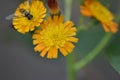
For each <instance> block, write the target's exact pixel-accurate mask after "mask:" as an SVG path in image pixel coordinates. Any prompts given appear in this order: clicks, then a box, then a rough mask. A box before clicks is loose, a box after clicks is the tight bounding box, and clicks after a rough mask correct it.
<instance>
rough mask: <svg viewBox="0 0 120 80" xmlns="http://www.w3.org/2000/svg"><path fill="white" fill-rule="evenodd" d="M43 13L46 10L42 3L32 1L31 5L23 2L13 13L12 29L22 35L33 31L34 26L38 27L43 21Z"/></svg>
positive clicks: (35, 0) (36, 0) (37, 0)
mask: <svg viewBox="0 0 120 80" xmlns="http://www.w3.org/2000/svg"><path fill="white" fill-rule="evenodd" d="M45 13H46V8H45V7H44V5H43V2H42V1H39V0H33V1H32V2H31V3H29V2H28V1H25V2H24V3H22V4H20V6H19V7H18V8H17V9H16V11H15V14H14V18H13V25H14V28H15V29H16V30H17V31H18V32H20V33H23V34H25V33H26V32H29V31H33V30H34V29H35V26H39V25H40V23H41V22H42V21H43V18H44V17H45V15H46V14H45Z"/></svg>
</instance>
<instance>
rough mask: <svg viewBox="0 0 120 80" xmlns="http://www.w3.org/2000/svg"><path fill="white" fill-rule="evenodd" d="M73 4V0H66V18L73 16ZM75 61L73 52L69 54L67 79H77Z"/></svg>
mask: <svg viewBox="0 0 120 80" xmlns="http://www.w3.org/2000/svg"><path fill="white" fill-rule="evenodd" d="M71 6H72V0H65V20H70V18H71ZM74 63H75V62H74V54H73V53H71V54H69V55H68V56H67V78H68V79H67V80H75V70H74Z"/></svg>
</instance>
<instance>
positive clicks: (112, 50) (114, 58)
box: [106, 36, 120, 74]
mask: <svg viewBox="0 0 120 80" xmlns="http://www.w3.org/2000/svg"><path fill="white" fill-rule="evenodd" d="M106 54H107V56H108V59H109V62H110V64H111V65H112V66H113V68H114V69H115V70H116V71H117V72H118V73H119V74H120V36H117V38H115V39H114V40H113V41H112V43H111V45H110V46H109V47H108V49H107V51H106Z"/></svg>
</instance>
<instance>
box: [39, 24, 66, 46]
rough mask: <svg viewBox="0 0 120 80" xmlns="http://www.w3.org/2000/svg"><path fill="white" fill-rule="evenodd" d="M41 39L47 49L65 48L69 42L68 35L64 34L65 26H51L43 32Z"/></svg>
mask: <svg viewBox="0 0 120 80" xmlns="http://www.w3.org/2000/svg"><path fill="white" fill-rule="evenodd" d="M41 38H42V40H43V43H44V44H45V45H46V46H47V47H51V46H53V47H56V48H59V47H63V46H64V44H65V42H66V41H67V35H66V34H65V33H64V26H63V24H59V25H55V24H49V25H48V26H47V27H46V28H45V29H44V30H43V31H42V32H41Z"/></svg>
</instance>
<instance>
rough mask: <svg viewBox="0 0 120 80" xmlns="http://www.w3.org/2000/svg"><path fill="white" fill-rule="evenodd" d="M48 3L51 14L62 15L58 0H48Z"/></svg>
mask: <svg viewBox="0 0 120 80" xmlns="http://www.w3.org/2000/svg"><path fill="white" fill-rule="evenodd" d="M47 4H48V7H49V9H50V14H51V15H52V16H53V15H60V13H61V12H60V9H59V6H58V2H57V0H48V2H47Z"/></svg>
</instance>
